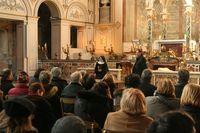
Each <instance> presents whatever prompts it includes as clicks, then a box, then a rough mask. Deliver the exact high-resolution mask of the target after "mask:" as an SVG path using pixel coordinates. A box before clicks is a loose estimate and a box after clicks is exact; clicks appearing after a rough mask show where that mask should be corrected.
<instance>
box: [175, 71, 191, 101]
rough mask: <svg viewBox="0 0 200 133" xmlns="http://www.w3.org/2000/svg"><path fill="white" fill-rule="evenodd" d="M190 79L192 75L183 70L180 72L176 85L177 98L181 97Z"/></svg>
mask: <svg viewBox="0 0 200 133" xmlns="http://www.w3.org/2000/svg"><path fill="white" fill-rule="evenodd" d="M189 78H190V73H189V71H188V70H186V69H181V70H179V71H178V82H177V83H176V84H175V94H176V97H177V98H180V97H181V94H182V91H183V88H184V86H185V85H186V84H188V81H189Z"/></svg>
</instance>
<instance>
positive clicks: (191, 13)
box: [0, 0, 200, 133]
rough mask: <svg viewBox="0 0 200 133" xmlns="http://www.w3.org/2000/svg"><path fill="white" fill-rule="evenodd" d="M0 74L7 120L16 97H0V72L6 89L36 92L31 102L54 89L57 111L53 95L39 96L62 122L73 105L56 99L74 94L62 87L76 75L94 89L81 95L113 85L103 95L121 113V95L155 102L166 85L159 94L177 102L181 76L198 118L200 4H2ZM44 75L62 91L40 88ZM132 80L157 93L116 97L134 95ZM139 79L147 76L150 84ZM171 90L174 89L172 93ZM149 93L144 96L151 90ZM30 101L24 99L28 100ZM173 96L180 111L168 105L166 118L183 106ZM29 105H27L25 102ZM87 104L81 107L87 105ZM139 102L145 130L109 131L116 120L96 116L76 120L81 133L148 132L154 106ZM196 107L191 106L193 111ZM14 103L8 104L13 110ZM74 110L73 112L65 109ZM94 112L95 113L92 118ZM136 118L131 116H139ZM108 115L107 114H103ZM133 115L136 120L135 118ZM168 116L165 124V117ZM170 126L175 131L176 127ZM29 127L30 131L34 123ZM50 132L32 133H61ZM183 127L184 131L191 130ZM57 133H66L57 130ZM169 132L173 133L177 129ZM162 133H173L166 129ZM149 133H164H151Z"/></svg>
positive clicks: (127, 0)
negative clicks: (21, 83)
mask: <svg viewBox="0 0 200 133" xmlns="http://www.w3.org/2000/svg"><path fill="white" fill-rule="evenodd" d="M0 70H2V72H1V73H0V74H1V84H0V99H1V100H0V101H1V102H0V111H1V109H2V110H5V112H6V106H9V104H8V105H7V104H5V105H6V106H5V109H4V108H3V102H2V101H6V100H7V99H10V98H9V97H13V96H14V97H16V93H17V91H13V92H14V93H13V92H12V91H10V90H6V91H5V90H4V87H5V86H3V85H4V84H5V82H6V83H7V78H6V81H4V78H5V72H6V73H7V75H12V76H7V77H9V80H8V81H9V85H10V86H12V87H13V88H14V87H15V85H17V86H18V80H19V81H21V80H24V79H26V78H27V80H28V82H27V85H29V86H28V88H29V89H30V88H32V89H33V90H32V89H30V90H31V92H29V93H31V94H32V93H34V94H36V92H34V90H38V91H37V94H39V92H40V91H39V88H43V89H44V90H45V91H46V89H45V88H46V85H47V84H51V83H52V84H51V85H55V86H57V88H58V92H56V94H57V95H58V97H54V100H55V99H56V98H57V99H56V100H58V101H57V103H56V102H54V103H53V104H52V103H51V102H52V97H51V98H49V95H51V94H49V93H48V94H46V93H45V91H44V92H42V93H44V95H46V97H48V98H47V101H50V104H52V105H51V106H53V110H54V109H55V108H56V109H58V108H59V107H58V104H59V105H60V104H61V108H62V116H64V115H65V112H64V111H63V109H64V110H65V111H66V107H65V102H66V101H67V102H69V103H68V104H70V107H73V108H74V110H73V111H74V112H73V111H72V112H70V111H69V112H70V113H75V112H76V110H77V109H76V103H75V104H74V102H75V100H74V99H75V98H74V97H73V98H71V97H70V99H67V100H66V99H62V95H63V94H64V93H66V94H68V93H69V94H71V93H72V92H68V91H70V89H72V88H70V87H68V86H70V85H71V84H72V83H73V82H75V81H76V80H80V79H79V78H80V77H79V74H81V75H82V76H81V78H83V80H85V82H86V81H87V80H92V79H93V78H94V79H93V80H92V81H90V82H91V83H90V84H94V83H98V84H99V85H96V86H95V84H94V86H91V85H89V83H88V84H87V85H86V83H85V82H84V83H83V82H82V85H83V86H84V85H85V86H84V87H85V89H87V87H88V86H91V87H90V89H91V88H92V87H93V88H95V87H97V88H96V91H99V92H102V91H103V90H98V87H100V88H101V87H105V86H104V85H102V84H101V83H102V82H104V80H105V82H106V81H107V82H109V83H107V84H108V86H109V87H110V85H111V84H112V83H113V84H114V85H113V86H115V87H114V88H113V86H112V85H111V87H110V88H109V90H110V93H111V95H110V99H112V102H111V103H112V104H113V106H111V107H112V109H113V110H115V111H118V110H123V109H124V108H125V107H123V106H122V105H121V104H123V100H127V99H125V98H124V97H125V96H124V95H125V94H126V93H127V94H126V95H127V97H128V95H129V93H133V94H134V95H135V96H137V95H138V97H140V96H139V95H142V96H145V97H147V96H153V95H155V96H157V97H159V96H160V95H161V94H162V89H160V87H161V86H162V85H164V84H165V85H164V86H162V87H163V88H167V87H166V86H169V87H168V88H170V87H171V88H174V93H173V95H174V96H175V92H176V90H177V86H176V85H177V84H179V85H180V84H181V85H183V84H182V83H183V82H182V81H181V76H183V78H186V79H187V78H188V79H187V81H185V79H183V81H184V86H186V84H188V86H187V87H186V88H188V92H184V90H183V87H184V86H182V89H181V93H182V91H183V94H182V97H183V95H185V96H184V97H187V94H185V93H188V95H189V93H192V92H189V89H190V88H192V87H193V88H195V87H196V91H197V90H198V91H197V92H196V93H198V94H196V96H197V95H198V96H197V99H195V98H194V99H193V98H191V97H190V98H191V99H193V100H194V101H195V100H196V103H197V104H195V105H194V106H195V107H196V109H197V110H195V111H199V110H200V98H199V97H200V86H199V85H200V0H0ZM8 70H9V71H8ZM42 71H45V72H46V73H45V72H44V73H43V75H42V74H41V73H42ZM47 71H49V73H51V75H52V77H51V78H49V79H52V81H53V79H54V77H53V76H54V75H55V76H56V75H58V74H59V75H60V77H59V79H60V80H61V79H62V83H61V81H60V82H59V85H58V83H57V81H56V80H57V79H56V80H55V82H56V83H54V84H53V82H52V81H49V83H48V82H46V81H48V76H49V75H48V74H49V73H48V72H47ZM22 72H25V73H22ZM78 72H79V73H78ZM10 73H11V74H10ZM132 74H136V75H137V76H139V79H138V80H140V81H138V82H141V84H142V83H143V82H142V79H143V78H144V79H145V78H146V79H145V82H146V80H147V81H148V83H151V84H152V85H153V86H155V87H156V88H157V90H156V88H155V89H154V88H153V89H154V90H153V91H154V93H151V94H150V95H147V94H146V93H147V92H148V91H144V90H142V89H140V90H141V91H142V92H143V94H139V93H140V92H137V90H133V91H130V92H128V91H123V94H122V90H124V88H138V87H139V85H136V84H137V76H134V75H132ZM188 74H189V76H188ZM19 75H20V76H19ZM41 75H42V76H41ZM85 75H87V76H85ZM108 75H109V76H108ZM130 75H132V76H130ZM35 76H36V77H37V79H34V80H33V79H32V78H36V77H35ZM145 76H149V77H150V79H148V78H149V77H148V78H147V77H145ZM40 77H41V79H40ZM84 77H85V79H84ZM10 78H11V79H12V83H10V82H11V79H10ZM45 78H46V79H45ZM110 78H111V79H112V81H111V79H110ZM43 80H44V82H43ZM168 80H170V81H168ZM30 81H34V82H30ZM36 81H37V82H41V84H43V85H42V86H43V87H42V86H40V84H39V85H38V84H34V83H35V82H36ZM80 82H81V81H80ZM93 82H94V83H93ZM110 82H111V83H110ZM129 82H134V83H129ZM161 82H162V83H163V84H162V83H161ZM169 82H170V83H169ZM24 83H26V81H24ZM32 83H33V85H32ZM144 84H145V83H144ZM171 84H172V86H170V85H171ZM195 85H196V86H195ZM127 86H129V87H127ZM7 87H8V85H7V86H6V87H5V88H6V89H8V88H9V89H11V88H12V87H8V88H7ZM84 87H82V88H84ZM140 87H141V85H140ZM143 87H144V86H143ZM146 87H147V86H146ZM148 87H149V86H148ZM148 87H147V88H145V87H144V88H145V89H149V90H150V89H152V88H148ZM151 87H152V86H151ZM162 87H161V88H162ZM15 88H17V87H15ZM36 88H37V89H36ZM53 88H54V87H53ZM65 88H67V89H68V90H66V89H65ZM69 88H70V89H69ZM79 88H80V86H75V89H77V90H76V91H78V89H79ZM141 88H142V87H141ZM193 88H192V89H193ZM60 89H61V90H60ZM192 89H191V91H192ZM59 90H60V91H59ZM48 91H49V90H48ZM54 91H55V90H54ZM1 92H2V95H1ZM50 92H53V91H50ZM158 92H159V93H158ZM24 93H25V92H23V94H24ZM29 93H28V92H27V94H29ZM73 93H74V92H73ZM87 93H88V92H87ZM148 93H149V92H148ZM165 93H166V94H163V95H164V96H169V95H171V94H167V91H166V92H165ZM194 93H195V92H194ZM17 95H18V94H17ZM20 95H21V93H20ZM42 95H43V94H42ZM77 95H78V96H77ZM77 95H76V97H79V95H81V96H83V95H87V96H88V97H89V96H92V95H91V94H86V92H85V93H83V94H82V93H80V94H79V93H78V94H77ZM130 95H131V94H130ZM178 95H179V94H176V96H175V97H176V98H177V99H178V100H179V99H180V100H179V102H180V103H178V105H177V106H178V107H176V108H175V103H176V102H174V101H173V102H174V105H173V109H172V108H171V105H169V106H170V107H169V108H170V109H169V110H174V109H179V108H181V105H184V104H185V103H184V98H182V97H181V95H180V96H178ZM191 95H193V94H191ZM194 95H195V94H194ZM65 96H66V95H64V97H65ZM73 96H74V95H73ZM118 96H120V99H118V98H119V97H118ZM142 96H141V97H142ZM1 97H2V98H1ZM66 97H68V96H66ZM66 97H65V98H66ZM83 97H84V96H83ZM94 97H95V96H94ZM130 97H131V96H130ZM175 97H172V98H175ZM194 97H195V96H194ZM11 99H12V98H11ZM28 99H31V98H30V97H29V98H28ZM88 99H89V98H88ZM88 99H86V101H87V100H88ZM185 99H186V98H185ZM18 100H20V99H18ZM22 100H23V99H22ZM31 100H32V99H31ZM56 100H55V101H56ZM76 100H77V99H76ZM90 100H91V99H90ZM120 100H121V102H120ZM129 100H130V99H129ZM136 100H137V99H136ZM143 100H144V99H143ZM88 101H89V100H88ZM145 101H146V103H147V115H148V118H146V117H145V118H144V119H145V120H144V121H145V122H144V121H143V123H141V125H144V127H145V126H146V127H145V128H144V129H140V128H141V127H140V128H139V127H138V126H135V129H134V126H133V127H132V128H130V127H129V128H128V129H124V128H123V127H122V128H121V129H120V126H119V127H115V128H113V127H112V124H111V125H110V122H111V121H112V120H113V119H114V114H110V113H109V114H110V115H108V116H109V118H110V119H108V117H107V118H106V117H105V119H106V120H105V119H104V120H103V122H102V121H100V120H101V118H103V117H104V116H103V114H98V113H96V114H95V115H99V117H96V116H94V117H95V118H94V119H93V120H94V121H92V122H91V121H88V120H85V119H84V118H82V117H81V116H80V118H81V119H83V120H84V122H85V123H86V126H87V132H91V133H95V132H97V133H98V132H105V133H112V132H113V133H115V131H116V132H117V131H118V132H119V133H123V132H124V133H125V132H126V133H127V132H134V131H136V130H141V133H145V132H147V133H151V132H152V131H151V130H147V131H146V129H147V126H148V125H149V124H150V123H154V121H156V119H154V117H155V116H152V113H148V111H149V110H150V111H149V112H154V111H153V110H151V108H152V107H153V106H154V105H150V104H151V100H149V99H148V98H146V100H145ZM158 101H159V100H158ZM160 101H162V100H160ZM194 101H193V102H191V103H192V104H194V103H195V102H194ZM12 102H13V101H12V100H11V103H12ZM24 102H25V101H24ZM70 102H71V103H70ZM182 102H183V103H182ZM5 103H6V102H5ZM8 103H9V102H8ZM16 103H17V100H16ZM16 103H15V104H16ZM12 104H14V103H12ZM72 104H73V106H71V105H72ZM104 104H105V103H104ZM126 104H127V103H126ZM138 104H140V103H138ZM1 105H2V106H1ZM97 105H98V104H97ZM165 105H166V104H165ZM167 105H168V104H167ZM186 105H187V104H186ZM20 106H21V105H20ZM23 106H24V105H23ZM36 106H37V105H36ZM134 106H136V105H134ZM138 106H139V105H138ZM145 106H146V105H145ZM150 106H151V107H150ZM160 106H161V105H160ZM179 106H180V107H179ZM57 107H58V108H57ZM100 107H101V108H100ZM184 107H185V106H184ZM95 108H96V109H99V110H101V111H108V110H103V109H102V108H103V106H101V104H99V106H98V107H95ZM105 108H106V107H105ZM127 108H128V107H127ZM138 108H139V107H138ZM149 108H150V109H149ZM155 108H156V107H155ZM163 108H165V107H163ZM167 108H168V107H167ZM56 109H55V110H56ZM148 109H149V110H148ZM184 109H185V108H183V110H184ZM55 110H54V113H55V112H56V111H57V112H56V113H57V114H56V115H55V116H56V118H57V119H58V118H61V117H60V116H59V114H58V112H59V111H58V110H56V111H55ZM133 110H134V109H133ZM133 110H132V111H133ZM92 111H93V112H95V110H92ZM96 111H97V110H96ZM134 111H137V109H135V110H134ZM156 111H157V110H156ZM156 111H155V112H156ZM29 112H31V111H29ZM69 112H67V113H69ZM97 112H98V111H97ZM108 112H112V111H110V110H109V111H108ZM108 112H107V114H108ZM165 112H167V111H165ZM186 112H187V111H186ZM7 113H8V112H6V114H7ZM135 113H136V114H137V112H135ZM145 113H146V111H144V114H145ZM162 113H164V112H162ZM176 113H177V112H176ZM179 113H180V112H179ZM4 114H5V113H4ZM75 114H76V113H75ZM107 114H106V116H107ZM128 114H129V115H130V114H131V113H130V112H129V113H128ZM132 114H134V113H132ZM158 114H159V112H158ZM172 114H173V113H172ZM172 114H170V113H169V114H168V115H169V116H170V115H172ZM199 114H200V112H199ZM7 115H8V114H7ZM101 115H102V116H101ZM123 115H124V114H123ZM168 115H166V116H165V115H164V116H165V117H167V116H168ZM179 115H184V114H179ZM189 115H191V116H192V117H193V118H192V117H191V121H193V122H195V123H197V124H196V125H194V128H196V132H197V133H198V132H200V115H198V116H195V115H193V114H190V113H189ZM189 115H188V116H187V117H189V118H188V119H190V116H189ZM67 116H68V114H67ZM78 116H79V115H78ZM112 117H113V118H112ZM124 117H125V116H124ZM124 117H123V118H124ZM161 118H162V117H161ZM1 119H2V120H3V118H2V117H1V113H0V132H1V131H3V130H1V129H2V127H1ZM57 119H56V120H57ZM74 119H75V118H74ZM96 119H97V120H96ZM174 119H175V118H174ZM177 119H178V118H177ZM48 121H51V120H48ZM113 121H114V120H113ZM125 121H126V120H125ZM127 121H128V120H127ZM139 121H140V120H139ZM180 121H181V120H180ZM54 122H55V121H54ZM104 122H105V123H104ZM147 123H148V124H147ZM188 123H189V122H188ZM53 124H54V123H53ZM118 124H119V123H118ZM158 124H159V122H158ZM176 124H177V123H176ZM176 124H174V126H175V125H176ZM116 125H117V124H116ZM116 125H115V126H116ZM119 125H120V124H119ZM121 125H123V124H121ZM33 126H35V125H34V122H33ZM48 126H49V127H46V129H49V130H43V129H42V128H41V127H36V128H38V131H36V132H39V133H40V132H41V133H48V132H51V133H61V132H59V131H56V130H58V129H57V128H58V127H55V129H54V127H53V125H52V124H50V123H49V124H48ZM54 126H55V125H54ZM131 126H132V125H131ZM8 127H9V126H8ZM52 127H53V128H52ZM96 127H98V128H96ZM172 127H173V126H172ZM186 127H189V124H188V125H187V126H186ZM12 128H13V127H12ZM67 128H70V127H66V131H67V130H68V129H67ZM163 128H165V127H163ZM51 129H52V130H51ZM63 129H65V128H64V127H63ZM88 129H89V130H88ZM96 129H98V130H96ZM103 129H105V130H103ZM122 129H123V130H122ZM177 129H178V128H177ZM12 130H14V129H12ZM59 130H60V129H59ZM173 130H174V131H175V127H174V128H173ZM168 131H171V129H170V130H168ZM180 131H181V129H180ZM68 132H71V133H76V131H75V130H74V131H73V130H71V131H70V130H69V131H68ZM78 132H79V133H82V131H78V129H77V133H78ZM34 133H35V132H34ZM152 133H153V132H152ZM154 133H168V132H164V131H163V132H161V131H160V132H159V131H157V132H156V131H155V132H154ZM170 133H172V132H170ZM188 133H189V132H188ZM191 133H194V132H191Z"/></svg>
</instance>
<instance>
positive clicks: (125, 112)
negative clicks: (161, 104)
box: [104, 88, 152, 133]
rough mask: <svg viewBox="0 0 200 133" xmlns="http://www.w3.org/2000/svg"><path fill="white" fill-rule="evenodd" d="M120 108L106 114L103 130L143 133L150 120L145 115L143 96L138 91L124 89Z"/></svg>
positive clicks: (121, 132)
mask: <svg viewBox="0 0 200 133" xmlns="http://www.w3.org/2000/svg"><path fill="white" fill-rule="evenodd" d="M120 107H121V109H120V110H119V111H117V112H113V113H109V114H108V116H107V118H106V122H105V124H104V129H105V130H106V131H111V132H120V133H130V132H137V133H145V130H146V128H147V127H148V125H149V124H150V123H151V122H152V119H151V118H150V117H147V116H146V115H145V114H146V111H147V108H146V102H145V97H144V94H143V93H142V92H141V91H140V90H138V89H134V88H130V89H125V90H124V91H123V95H122V99H121V102H120Z"/></svg>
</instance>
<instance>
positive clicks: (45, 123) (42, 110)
mask: <svg viewBox="0 0 200 133" xmlns="http://www.w3.org/2000/svg"><path fill="white" fill-rule="evenodd" d="M29 88H30V90H29V95H28V96H26V98H27V99H29V100H30V101H31V102H33V103H34V104H35V105H36V109H35V111H34V118H33V120H32V123H33V125H34V127H36V128H37V129H38V132H39V133H50V132H51V128H52V127H53V124H54V123H55V121H56V117H55V115H54V114H53V111H52V108H51V105H50V103H49V102H48V101H47V100H46V99H45V98H44V97H42V95H43V93H44V88H43V87H42V85H41V84H40V83H32V84H31V86H30V87H29Z"/></svg>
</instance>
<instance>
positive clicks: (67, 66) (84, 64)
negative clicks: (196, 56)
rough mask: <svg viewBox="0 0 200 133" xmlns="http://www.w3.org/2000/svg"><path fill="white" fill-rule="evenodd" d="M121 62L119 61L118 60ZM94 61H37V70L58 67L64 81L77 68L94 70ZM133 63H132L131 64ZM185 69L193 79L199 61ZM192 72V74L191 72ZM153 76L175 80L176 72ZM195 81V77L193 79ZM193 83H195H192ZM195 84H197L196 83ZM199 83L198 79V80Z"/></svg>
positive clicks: (199, 69)
mask: <svg viewBox="0 0 200 133" xmlns="http://www.w3.org/2000/svg"><path fill="white" fill-rule="evenodd" d="M120 61H121V60H120ZM120 61H118V60H112V61H108V67H109V69H115V68H116V63H119V62H120ZM95 62H96V61H91V60H39V61H38V67H39V68H45V69H49V70H51V68H53V67H60V68H61V69H62V72H63V74H62V77H63V78H64V79H66V80H69V76H70V74H71V73H73V72H75V71H77V70H78V68H94V65H95ZM132 63H133V62H132ZM187 67H188V69H189V71H190V73H191V74H190V75H191V76H190V77H193V75H195V76H196V75H198V76H199V77H200V75H199V73H198V72H200V61H187ZM192 71H194V72H195V73H194V72H192ZM153 73H154V75H158V76H160V75H163V76H165V77H166V76H174V78H173V79H175V80H177V71H175V72H157V71H153ZM121 76H122V79H124V77H123V76H124V73H123V70H122V75H121ZM195 78H196V79H197V77H195ZM193 82H195V81H193ZM153 83H154V84H156V80H155V79H154V80H153ZM196 83H197V82H196ZM198 83H199V78H198Z"/></svg>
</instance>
